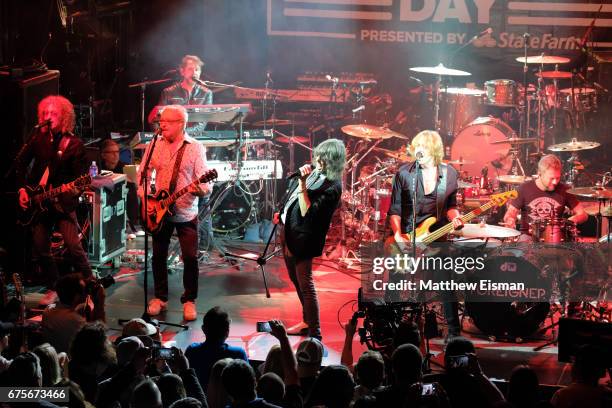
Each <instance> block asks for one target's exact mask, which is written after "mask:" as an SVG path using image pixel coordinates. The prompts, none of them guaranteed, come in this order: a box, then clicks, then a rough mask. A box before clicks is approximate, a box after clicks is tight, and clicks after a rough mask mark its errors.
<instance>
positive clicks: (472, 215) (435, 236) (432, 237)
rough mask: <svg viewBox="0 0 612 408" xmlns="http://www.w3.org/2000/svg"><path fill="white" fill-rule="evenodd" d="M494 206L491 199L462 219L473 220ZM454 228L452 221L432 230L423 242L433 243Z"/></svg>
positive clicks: (464, 220)
mask: <svg viewBox="0 0 612 408" xmlns="http://www.w3.org/2000/svg"><path fill="white" fill-rule="evenodd" d="M493 206H495V203H494V202H493V201H489V202H488V203H486V204H483V205H481V206H480V207H478V208H476V209H475V210H473V211H470V212H469V213H467V214H465V215H464V216H462V217H461V221H463V223H467V222H470V221H471V220H473V219H474V218H476V217H478V216H479V215H481V214H482V213H484V212H486V211H489V210H490V209H491V208H493ZM452 230H453V223H452V222H450V223H448V224H446V225H445V226H443V227H441V228H440V229H438V230H436V231H434V232H432V233H431V234H430V235H428V236H427V237H425V238H424V239H423V242H425V243H427V244H431V243H432V242H434V241H435V240H437V239H439V238H441V237H443V236H444V235H447V234H449V233H450V232H451V231H452Z"/></svg>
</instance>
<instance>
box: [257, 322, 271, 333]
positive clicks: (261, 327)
mask: <svg viewBox="0 0 612 408" xmlns="http://www.w3.org/2000/svg"><path fill="white" fill-rule="evenodd" d="M271 331H272V329H271V328H270V323H269V322H257V332H258V333H270V332H271Z"/></svg>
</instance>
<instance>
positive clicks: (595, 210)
mask: <svg viewBox="0 0 612 408" xmlns="http://www.w3.org/2000/svg"><path fill="white" fill-rule="evenodd" d="M584 212H585V213H587V214H589V215H592V216H594V217H595V216H597V214H599V204H597V203H592V204H589V205H585V206H584ZM601 215H603V216H604V217H612V206H609V205H608V206H606V207H603V206H602V207H601Z"/></svg>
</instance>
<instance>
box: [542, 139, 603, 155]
mask: <svg viewBox="0 0 612 408" xmlns="http://www.w3.org/2000/svg"><path fill="white" fill-rule="evenodd" d="M600 145H601V143H598V142H589V141H580V142H579V141H578V140H576V138H573V139H572V141H571V142H568V143H559V144H555V145H552V146H548V150H550V151H551V152H576V151H578V150H589V149H594V148H596V147H599V146H600Z"/></svg>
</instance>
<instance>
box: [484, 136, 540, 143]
mask: <svg viewBox="0 0 612 408" xmlns="http://www.w3.org/2000/svg"><path fill="white" fill-rule="evenodd" d="M537 141H538V139H537V138H535V137H509V138H508V139H506V140H496V141H495V142H489V144H503V143H509V144H523V143H533V142H537Z"/></svg>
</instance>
